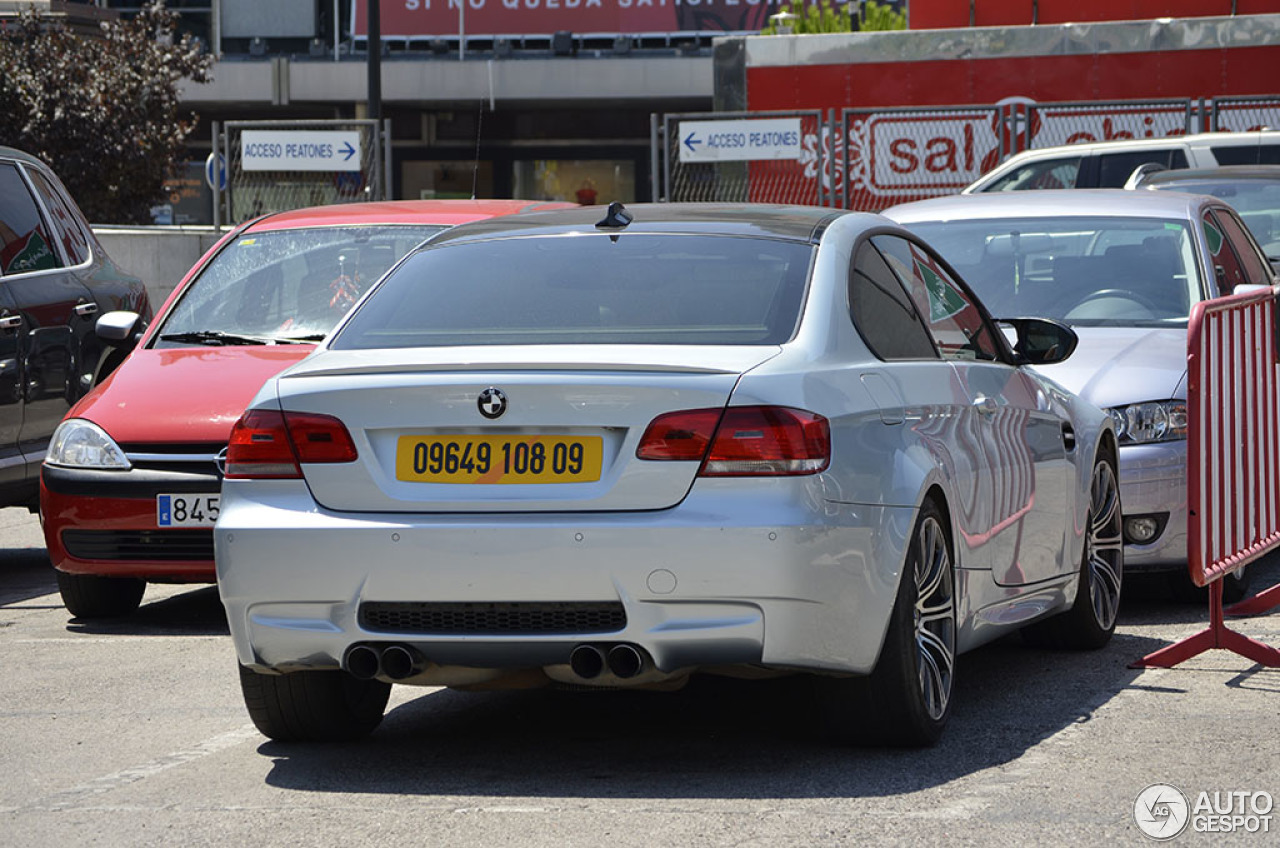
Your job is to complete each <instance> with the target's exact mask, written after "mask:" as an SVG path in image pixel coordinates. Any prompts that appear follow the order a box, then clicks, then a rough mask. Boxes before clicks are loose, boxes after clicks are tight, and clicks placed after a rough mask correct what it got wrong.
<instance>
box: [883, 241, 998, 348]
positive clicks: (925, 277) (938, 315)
mask: <svg viewBox="0 0 1280 848" xmlns="http://www.w3.org/2000/svg"><path fill="white" fill-rule="evenodd" d="M871 241H872V243H873V244H874V245H875V246H876V247H877V248H878V249H879V250H880V252H881V253H882V254H884V257H885V259H886V260H887V261H888V263H889V267H890V268H892V269H893V272H894V274H896V275H897V276H898V278H899V279H900V280H902V283H903V285H904V286H906V289H907V293H908V294H910V295H911V299H912V301H914V302H915V305H916V308H917V309H919V310H920V313H921V314H922V315H924V316H925V323H926V324H927V325H928V328H929V333H930V334H931V335H932V336H933V340H934V343H935V344H937V346H938V350H939V351H940V352H941V353H942V356H943V358H944V359H966V360H972V359H987V360H994V359H999V358H1000V352H999V351H1000V348H999V346H998V345H997V342H996V340H995V338H994V336H993V330H992V329H991V326H990V325H989V324H988V323H987V322H986V321H984V320H983V318H982V312H981V311H980V310H979V309H978V307H977V305H976V304H975V302H974V301H973V299H972V297H971V296H970V295H969V294H968V292H966V291H965V289H964V287H963V286H962V285H960V283H958V282H957V281H956V280H955V279H953V278H952V277H951V275H950V274H948V273H947V271H946V270H945V269H944V268H943V267H942V265H941V264H940V263H939V262H938V260H937V259H935V258H934V257H933V256H932V255H931V254H930V253H928V252H926V251H925V250H924V248H922V247H920V246H919V245H917V244H915V243H914V242H910V241H907V240H906V239H903V238H898V237H897V236H874V237H873V238H872V239H871Z"/></svg>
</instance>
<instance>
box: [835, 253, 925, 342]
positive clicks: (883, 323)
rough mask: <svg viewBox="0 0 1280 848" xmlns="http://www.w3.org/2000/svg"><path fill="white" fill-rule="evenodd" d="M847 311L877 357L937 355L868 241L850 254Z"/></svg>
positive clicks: (912, 308)
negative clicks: (851, 259) (851, 263)
mask: <svg viewBox="0 0 1280 848" xmlns="http://www.w3.org/2000/svg"><path fill="white" fill-rule="evenodd" d="M849 315H850V317H851V318H852V319H853V325H854V326H855V327H857V329H858V333H859V334H860V335H861V336H862V339H863V341H865V342H866V343H867V347H869V348H870V349H871V352H872V353H874V354H875V355H876V356H877V357H879V358H880V359H884V360H895V359H937V358H938V352H937V351H936V350H934V347H933V341H932V340H931V339H930V338H929V334H928V332H927V331H926V330H925V328H924V324H923V323H922V322H921V320H920V313H918V312H917V311H916V308H915V304H914V303H912V301H911V298H910V297H908V296H907V292H906V291H905V290H904V289H903V288H902V283H901V282H899V281H898V278H897V276H896V275H895V274H894V273H893V271H891V270H890V269H889V266H888V264H886V263H885V260H884V257H883V256H881V255H880V253H879V252H878V251H877V250H876V249H875V248H874V247H872V246H871V243H870V242H863V244H862V247H860V248H858V252H857V255H855V256H854V258H853V267H852V269H851V271H850V273H849Z"/></svg>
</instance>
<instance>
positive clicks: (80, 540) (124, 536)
mask: <svg viewBox="0 0 1280 848" xmlns="http://www.w3.org/2000/svg"><path fill="white" fill-rule="evenodd" d="M62 545H63V547H65V548H66V549H67V553H69V554H70V555H71V556H73V557H75V558H76V559H102V560H126V561H131V562H155V561H160V560H178V561H184V562H197V561H202V560H212V559H213V530H212V529H210V528H205V529H199V530H64V531H62Z"/></svg>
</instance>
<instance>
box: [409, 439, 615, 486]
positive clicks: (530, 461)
mask: <svg viewBox="0 0 1280 848" xmlns="http://www.w3.org/2000/svg"><path fill="white" fill-rule="evenodd" d="M603 456H604V440H603V439H601V438H600V437H599V436H468V435H461V434H457V435H447V436H401V437H400V439H399V441H398V442H397V443H396V479H397V480H404V481H407V482H412V483H591V482H594V481H596V480H599V479H600V468H601V465H602V462H603V459H602V458H603Z"/></svg>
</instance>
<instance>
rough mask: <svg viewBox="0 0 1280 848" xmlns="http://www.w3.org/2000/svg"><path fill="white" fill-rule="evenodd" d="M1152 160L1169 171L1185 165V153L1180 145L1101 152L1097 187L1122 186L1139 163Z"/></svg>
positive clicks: (1142, 163)
mask: <svg viewBox="0 0 1280 848" xmlns="http://www.w3.org/2000/svg"><path fill="white" fill-rule="evenodd" d="M1148 162H1152V163H1154V164H1157V165H1164V166H1165V167H1166V168H1168V169H1169V170H1170V171H1177V170H1181V169H1184V168H1186V167H1187V154H1186V153H1184V152H1183V151H1182V148H1180V147H1174V148H1169V149H1167V150H1135V151H1126V152H1124V153H1103V154H1101V155H1099V156H1098V188H1124V184H1125V183H1126V182H1128V181H1129V175H1130V174H1132V173H1133V172H1134V171H1135V170H1136V169H1137V167H1138V166H1139V165H1145V164H1147V163H1148Z"/></svg>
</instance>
